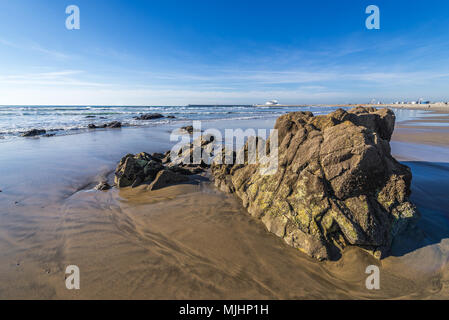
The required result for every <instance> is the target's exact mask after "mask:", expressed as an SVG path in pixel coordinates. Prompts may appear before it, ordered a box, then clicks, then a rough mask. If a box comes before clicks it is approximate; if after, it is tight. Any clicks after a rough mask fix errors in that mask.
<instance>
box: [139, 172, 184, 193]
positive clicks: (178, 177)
mask: <svg viewBox="0 0 449 320" xmlns="http://www.w3.org/2000/svg"><path fill="white" fill-rule="evenodd" d="M186 181H189V178H187V177H186V176H185V175H183V174H180V173H177V172H173V171H172V170H169V169H164V170H161V171H159V172H158V173H157V175H156V177H155V178H154V181H153V182H152V183H151V184H150V185H149V186H148V189H149V190H158V189H162V188H165V187H167V186H171V185H174V184H178V183H182V182H186Z"/></svg>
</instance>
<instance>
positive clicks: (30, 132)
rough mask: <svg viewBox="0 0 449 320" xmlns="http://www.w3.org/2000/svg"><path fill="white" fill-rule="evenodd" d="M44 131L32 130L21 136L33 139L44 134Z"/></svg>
mask: <svg viewBox="0 0 449 320" xmlns="http://www.w3.org/2000/svg"><path fill="white" fill-rule="evenodd" d="M46 133H47V131H46V130H39V129H33V130H30V131H27V132H25V133H23V134H22V137H35V136H40V135H43V134H46Z"/></svg>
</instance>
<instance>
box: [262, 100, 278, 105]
mask: <svg viewBox="0 0 449 320" xmlns="http://www.w3.org/2000/svg"><path fill="white" fill-rule="evenodd" d="M265 105H266V106H277V105H279V102H278V101H277V100H270V101H267V102H265Z"/></svg>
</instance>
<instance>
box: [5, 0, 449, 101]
mask: <svg viewBox="0 0 449 320" xmlns="http://www.w3.org/2000/svg"><path fill="white" fill-rule="evenodd" d="M72 4H74V5H77V6H78V7H79V8H80V12H81V29H80V30H72V31H69V30H67V29H66V27H65V20H66V17H67V15H66V13H65V8H66V7H67V6H68V5H72ZM370 4H374V5H377V6H378V7H379V8H380V14H381V20H380V21H381V28H380V30H367V29H366V28H365V19H366V17H367V16H368V15H367V14H366V13H365V8H366V7H367V6H368V5H370ZM448 35H449V1H446V0H440V1H436V0H426V1H402V0H394V1H392V0H389V1H378V0H372V1H355V0H340V1H330V0H329V1H324V0H315V1H299V0H298V1H283V0H277V1H260V0H259V1H254V0H247V1H244V0H240V1H234V0H226V1H221V0H208V1H203V0H190V1H187V0H185V1H180V0H177V1H172V0H161V1H143V0H140V1H137V0H135V1H119V0H70V1H62V0H14V1H1V2H0V104H44V105H46V104H68V105H78V104H81V105H85V104H87V105H185V104H189V103H192V104H196V103H205V104H206V103H207V104H208V103H222V104H227V103H264V102H265V101H266V100H271V99H278V100H279V101H280V102H281V103H290V104H293V103H346V102H367V101H370V100H371V99H373V98H376V99H381V100H384V101H386V102H390V101H392V100H396V99H398V100H410V99H418V98H421V97H423V98H426V99H431V100H449V90H448V89H449V54H448V52H449V36H448Z"/></svg>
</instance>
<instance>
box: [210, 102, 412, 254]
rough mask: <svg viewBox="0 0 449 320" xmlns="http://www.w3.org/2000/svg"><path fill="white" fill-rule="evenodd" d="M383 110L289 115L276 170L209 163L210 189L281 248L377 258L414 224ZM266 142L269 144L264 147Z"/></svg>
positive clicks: (390, 118) (405, 178)
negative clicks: (358, 250)
mask: <svg viewBox="0 0 449 320" xmlns="http://www.w3.org/2000/svg"><path fill="white" fill-rule="evenodd" d="M394 124H395V115H394V113H393V112H392V111H391V110H389V109H381V110H376V109H374V108H361V107H360V108H355V109H352V110H350V111H348V112H347V111H344V110H342V109H339V110H337V111H335V112H333V113H331V114H329V115H321V116H313V114H312V113H311V112H293V113H289V114H286V115H283V116H281V117H280V118H278V119H277V121H276V125H275V129H277V130H278V141H279V153H278V155H279V166H278V170H277V172H276V173H275V174H274V175H269V176H268V175H261V174H260V172H259V166H260V165H258V164H245V165H237V164H236V165H226V164H213V165H212V175H213V177H214V179H215V185H216V186H217V187H219V188H220V189H221V190H227V191H229V192H233V193H235V194H236V195H237V196H238V197H239V198H240V199H241V200H242V202H243V206H244V207H246V208H247V209H248V212H249V213H250V214H251V215H252V216H254V217H256V218H259V219H261V220H262V222H263V223H264V224H265V226H266V227H267V229H268V230H269V231H270V232H272V233H274V234H276V235H277V236H279V237H281V238H283V239H284V240H285V242H286V243H287V244H289V245H291V246H293V247H295V248H298V249H300V250H301V251H303V252H305V253H306V254H308V255H309V256H311V257H314V258H316V259H318V260H324V259H334V258H337V257H338V256H339V255H340V253H341V251H342V250H343V249H344V248H345V247H347V246H359V247H362V248H364V249H366V250H367V251H369V252H370V253H372V254H373V255H374V256H375V257H376V258H378V259H380V258H382V257H385V256H386V255H388V253H389V249H390V247H391V242H392V240H393V238H394V237H395V236H396V235H397V234H399V233H400V232H402V231H404V230H405V229H406V228H407V226H408V225H409V224H410V223H411V222H413V221H414V220H416V219H417V217H418V212H417V210H416V208H415V207H414V205H413V204H412V203H411V202H410V200H409V196H410V184H411V179H412V175H411V171H410V169H409V168H408V167H406V166H405V165H402V164H400V163H399V162H398V161H396V160H395V159H394V158H393V157H392V156H391V151H390V145H389V141H390V138H391V135H392V133H393V130H394ZM268 143H269V141H268Z"/></svg>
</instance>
